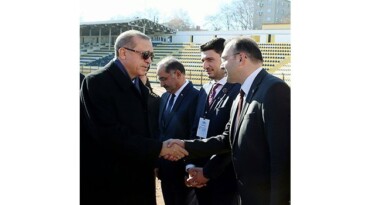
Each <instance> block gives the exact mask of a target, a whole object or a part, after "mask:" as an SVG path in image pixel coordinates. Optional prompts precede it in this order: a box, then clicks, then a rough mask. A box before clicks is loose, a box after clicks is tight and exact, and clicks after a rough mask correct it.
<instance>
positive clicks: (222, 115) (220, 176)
mask: <svg viewBox="0 0 365 205" xmlns="http://www.w3.org/2000/svg"><path fill="white" fill-rule="evenodd" d="M212 85H213V84H212V83H208V84H205V85H204V86H203V87H202V88H201V89H200V92H199V100H198V107H197V111H196V115H195V120H194V125H193V131H192V134H193V136H192V138H197V136H196V133H197V130H198V125H199V119H200V118H205V119H209V129H208V133H207V137H209V136H215V135H218V134H221V133H222V132H223V131H224V129H225V125H226V124H227V122H228V120H229V115H230V110H231V106H232V103H233V101H234V99H236V96H237V94H238V93H239V90H240V87H241V86H240V84H231V83H226V84H225V85H224V86H223V87H222V89H221V90H220V92H219V93H217V95H216V97H215V98H214V101H213V103H212V105H211V106H210V107H209V105H208V95H209V92H210V90H211V88H212ZM210 158H211V156H208V157H205V158H199V159H196V160H194V161H192V163H193V164H195V165H196V166H198V167H204V166H205V164H206V163H207V162H208V161H209V159H210ZM214 158H224V159H226V161H225V162H224V163H225V165H226V166H221V169H217V168H216V167H209V166H208V167H204V175H205V176H206V177H208V178H210V179H211V180H210V181H209V182H208V187H210V188H211V190H212V191H213V192H214V193H215V194H219V193H226V192H235V191H237V188H236V177H235V173H234V170H233V165H232V160H231V155H230V154H229V153H227V154H221V155H214V156H213V159H212V160H216V159H214ZM203 189H204V188H203Z"/></svg>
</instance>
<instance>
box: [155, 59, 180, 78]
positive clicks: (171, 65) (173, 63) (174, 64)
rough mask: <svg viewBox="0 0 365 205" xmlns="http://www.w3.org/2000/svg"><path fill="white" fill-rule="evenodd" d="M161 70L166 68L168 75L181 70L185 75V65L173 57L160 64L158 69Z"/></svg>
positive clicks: (163, 60)
mask: <svg viewBox="0 0 365 205" xmlns="http://www.w3.org/2000/svg"><path fill="white" fill-rule="evenodd" d="M160 68H164V69H165V72H166V73H170V71H172V70H179V71H180V72H181V73H182V74H184V75H185V68H184V65H183V64H182V63H180V62H179V61H178V60H177V59H176V58H173V57H172V56H168V57H165V58H164V59H162V60H161V61H160V62H158V63H157V69H160Z"/></svg>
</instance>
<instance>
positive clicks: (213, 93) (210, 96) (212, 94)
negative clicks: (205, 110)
mask: <svg viewBox="0 0 365 205" xmlns="http://www.w3.org/2000/svg"><path fill="white" fill-rule="evenodd" d="M219 86H220V84H219V83H214V85H213V88H212V90H210V93H209V98H208V103H209V106H211V105H212V103H213V99H214V96H215V93H216V91H217V88H218V87H219Z"/></svg>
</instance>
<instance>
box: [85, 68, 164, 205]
mask: <svg viewBox="0 0 365 205" xmlns="http://www.w3.org/2000/svg"><path fill="white" fill-rule="evenodd" d="M139 82H140V81H139ZM139 87H140V89H141V94H140V93H139V92H138V90H137V89H136V87H135V86H134V84H133V83H132V82H131V79H130V78H129V77H127V76H126V75H125V74H124V73H123V72H122V71H121V70H120V69H119V68H118V67H117V65H116V64H115V62H114V61H111V62H110V63H108V64H107V65H106V66H105V68H103V69H101V70H98V71H96V72H94V73H92V74H89V75H87V77H86V78H85V79H84V81H83V83H82V88H81V117H82V120H83V121H84V122H83V123H81V125H82V127H81V136H80V138H81V139H80V158H81V163H80V165H81V167H80V174H81V204H128V205H129V204H135V205H137V204H138V205H140V204H146V205H150V204H156V197H155V178H154V172H153V169H154V165H155V163H156V160H157V159H158V156H159V153H160V150H161V147H162V143H161V142H159V141H158V140H156V139H153V138H152V136H151V133H150V129H149V124H148V106H147V102H148V101H147V99H148V90H147V88H146V87H145V86H143V84H142V83H141V82H140V86H139Z"/></svg>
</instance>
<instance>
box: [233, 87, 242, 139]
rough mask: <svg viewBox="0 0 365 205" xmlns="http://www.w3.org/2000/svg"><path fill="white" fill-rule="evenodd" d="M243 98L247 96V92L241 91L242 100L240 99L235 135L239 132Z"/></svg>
mask: <svg viewBox="0 0 365 205" xmlns="http://www.w3.org/2000/svg"><path fill="white" fill-rule="evenodd" d="M243 96H245V92H243V90H240V99H239V101H238V105H237V113H236V121H235V124H234V131H235V132H234V133H235V134H236V132H237V130H238V126H239V122H240V118H241V112H242V104H243Z"/></svg>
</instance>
